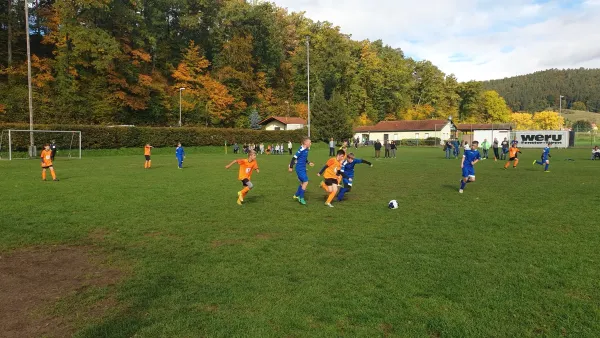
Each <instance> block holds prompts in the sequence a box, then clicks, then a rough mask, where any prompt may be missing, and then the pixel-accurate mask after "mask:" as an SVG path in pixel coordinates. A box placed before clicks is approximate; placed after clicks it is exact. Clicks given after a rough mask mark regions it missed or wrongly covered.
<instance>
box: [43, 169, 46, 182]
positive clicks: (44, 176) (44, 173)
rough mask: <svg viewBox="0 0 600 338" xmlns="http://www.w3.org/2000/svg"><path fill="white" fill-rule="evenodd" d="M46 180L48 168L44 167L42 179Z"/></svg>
mask: <svg viewBox="0 0 600 338" xmlns="http://www.w3.org/2000/svg"><path fill="white" fill-rule="evenodd" d="M45 180H46V168H42V181H45Z"/></svg>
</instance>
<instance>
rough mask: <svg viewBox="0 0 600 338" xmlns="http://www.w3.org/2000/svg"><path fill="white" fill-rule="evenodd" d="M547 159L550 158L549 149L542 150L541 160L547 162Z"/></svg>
mask: <svg viewBox="0 0 600 338" xmlns="http://www.w3.org/2000/svg"><path fill="white" fill-rule="evenodd" d="M548 157H550V147H546V148H544V152H543V153H542V158H543V159H546V160H547V159H548Z"/></svg>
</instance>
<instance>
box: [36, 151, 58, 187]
mask: <svg viewBox="0 0 600 338" xmlns="http://www.w3.org/2000/svg"><path fill="white" fill-rule="evenodd" d="M40 157H41V159H42V180H43V181H45V180H46V169H50V175H52V180H53V181H58V178H56V173H55V172H54V167H53V166H52V150H50V144H48V143H46V144H45V145H44V150H42V153H41V155H40Z"/></svg>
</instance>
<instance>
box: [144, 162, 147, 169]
mask: <svg viewBox="0 0 600 338" xmlns="http://www.w3.org/2000/svg"><path fill="white" fill-rule="evenodd" d="M144 169H148V161H146V162H144Z"/></svg>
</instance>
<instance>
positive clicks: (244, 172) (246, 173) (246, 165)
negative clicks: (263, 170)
mask: <svg viewBox="0 0 600 338" xmlns="http://www.w3.org/2000/svg"><path fill="white" fill-rule="evenodd" d="M235 163H237V164H239V165H240V171H239V173H238V180H240V181H242V186H244V188H243V189H242V190H240V191H238V199H237V204H239V205H242V202H244V197H246V194H247V193H248V191H250V190H251V189H252V188H254V184H252V182H250V178H251V177H252V171H254V170H256V172H257V173H258V172H259V170H258V162H256V151H254V150H250V151H248V159H239V160H233V161H231V163H229V164H228V165H226V166H225V169H229V168H230V167H231V166H232V165H234V164H235Z"/></svg>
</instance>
